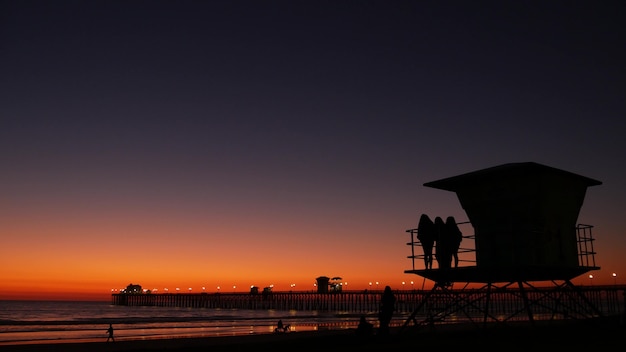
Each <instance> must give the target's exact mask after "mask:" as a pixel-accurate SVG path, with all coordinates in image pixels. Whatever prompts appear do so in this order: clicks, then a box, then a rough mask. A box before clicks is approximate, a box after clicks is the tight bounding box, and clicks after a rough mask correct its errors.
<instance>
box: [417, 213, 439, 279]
mask: <svg viewBox="0 0 626 352" xmlns="http://www.w3.org/2000/svg"><path fill="white" fill-rule="evenodd" d="M417 239H418V240H419V241H420V243H421V244H422V249H423V250H424V267H425V268H426V269H432V268H433V247H434V245H435V239H436V233H435V224H434V223H433V221H432V220H430V218H429V217H428V215H426V214H422V215H421V216H420V221H419V223H418V225H417Z"/></svg>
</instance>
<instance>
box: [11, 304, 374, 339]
mask: <svg viewBox="0 0 626 352" xmlns="http://www.w3.org/2000/svg"><path fill="white" fill-rule="evenodd" d="M359 317H360V315H355V314H346V313H345V312H314V311H313V312H312V311H295V310H290V311H278V310H242V309H209V308H184V307H154V306H118V305H112V304H111V303H110V302H84V301H0V346H2V345H19V344H38V343H39V344H41V343H46V344H49V343H77V342H98V341H103V342H104V341H106V339H107V337H108V334H107V331H106V330H107V329H108V327H109V324H112V325H113V328H114V329H115V333H114V337H115V340H116V341H122V340H146V339H162V338H174V337H183V338H185V337H217V336H238V335H249V334H269V333H274V329H275V328H276V324H277V323H278V320H279V319H280V320H282V321H283V323H284V324H289V325H290V329H289V331H311V330H322V329H326V330H328V329H350V328H355V327H356V325H357V324H358V320H359ZM368 320H370V321H371V322H372V323H374V324H375V325H376V323H377V322H376V318H375V315H372V316H370V317H368ZM287 333H289V332H287Z"/></svg>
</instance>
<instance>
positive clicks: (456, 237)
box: [445, 216, 463, 268]
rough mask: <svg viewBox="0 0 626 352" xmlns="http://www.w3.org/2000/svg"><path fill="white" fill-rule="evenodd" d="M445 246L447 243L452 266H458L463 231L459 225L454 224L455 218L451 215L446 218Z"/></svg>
mask: <svg viewBox="0 0 626 352" xmlns="http://www.w3.org/2000/svg"><path fill="white" fill-rule="evenodd" d="M445 237H446V246H448V245H449V249H450V254H451V255H452V258H454V267H455V268H458V267H459V247H460V246H461V241H463V233H462V232H461V230H459V226H458V225H457V224H456V220H455V219H454V217H453V216H448V218H447V219H446V231H445Z"/></svg>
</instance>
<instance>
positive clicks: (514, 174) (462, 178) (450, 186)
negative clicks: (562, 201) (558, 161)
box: [424, 162, 602, 192]
mask: <svg viewBox="0 0 626 352" xmlns="http://www.w3.org/2000/svg"><path fill="white" fill-rule="evenodd" d="M546 174H553V175H560V176H561V177H565V178H571V179H577V180H579V181H580V182H582V183H584V184H585V186H586V187H589V186H599V185H601V184H602V182H600V181H597V180H594V179H591V178H589V177H585V176H581V175H577V174H575V173H571V172H569V171H564V170H561V169H557V168H554V167H550V166H545V165H542V164H538V163H535V162H523V163H509V164H503V165H499V166H494V167H490V168H487V169H482V170H478V171H474V172H469V173H465V174H462V175H458V176H452V177H448V178H444V179H441V180H437V181H432V182H426V183H424V186H426V187H431V188H437V189H442V190H446V191H451V192H458V191H463V190H465V189H467V188H469V187H475V186H476V184H481V183H486V182H492V181H494V180H498V179H499V180H501V179H503V178H519V177H522V178H524V177H537V176H540V175H546Z"/></svg>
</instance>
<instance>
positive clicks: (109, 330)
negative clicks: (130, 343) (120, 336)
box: [107, 324, 115, 342]
mask: <svg viewBox="0 0 626 352" xmlns="http://www.w3.org/2000/svg"><path fill="white" fill-rule="evenodd" d="M107 334H109V337H107V342H109V340H111V341H113V342H115V338H114V337H113V324H109V328H108V329H107Z"/></svg>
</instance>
